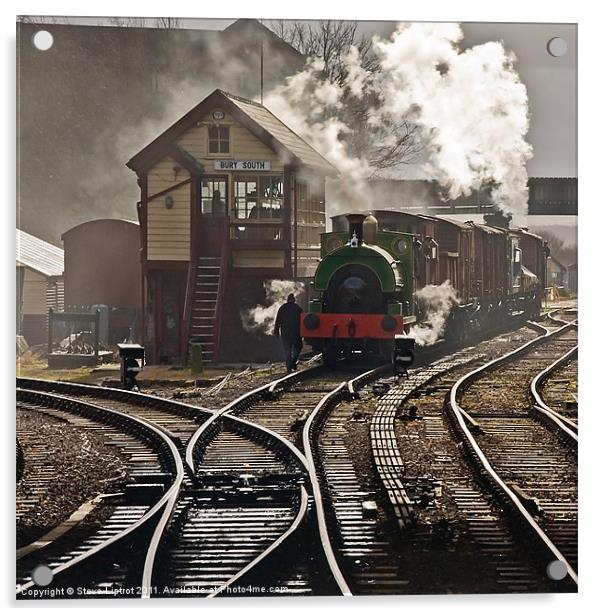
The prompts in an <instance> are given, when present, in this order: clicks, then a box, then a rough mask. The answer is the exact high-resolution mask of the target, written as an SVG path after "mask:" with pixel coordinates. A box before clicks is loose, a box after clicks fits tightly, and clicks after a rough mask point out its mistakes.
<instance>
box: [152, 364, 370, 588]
mask: <svg viewBox="0 0 602 616" xmlns="http://www.w3.org/2000/svg"><path fill="white" fill-rule="evenodd" d="M362 371H365V368H360V367H357V368H355V367H354V368H351V367H350V368H347V367H344V368H341V370H338V371H336V372H335V373H334V374H332V373H329V372H328V371H327V370H325V369H324V368H323V367H313V368H308V369H305V370H301V371H299V372H298V373H293V374H291V375H289V376H287V377H283V378H279V379H277V380H275V381H273V382H271V383H267V384H265V385H263V386H262V387H259V388H257V389H256V390H253V391H251V392H248V393H246V394H244V395H243V396H240V397H239V398H237V399H236V400H234V401H232V402H231V403H230V404H228V405H226V406H225V407H223V408H222V409H221V410H220V411H218V412H216V413H215V415H214V416H213V417H212V418H210V419H209V420H207V421H206V422H205V423H204V424H203V425H202V426H201V427H200V428H199V430H198V431H197V433H195V435H194V436H193V438H192V439H191V440H190V441H189V443H188V447H187V451H186V460H187V463H188V466H189V467H190V468H192V469H194V476H195V482H196V485H197V493H196V494H195V495H193V497H192V498H191V499H190V500H189V502H188V503H187V504H186V506H184V507H183V509H182V511H181V514H180V516H179V518H178V519H177V520H176V521H175V523H174V524H173V525H172V532H171V537H170V538H167V536H166V540H165V541H164V552H165V554H166V559H167V562H169V563H171V564H170V565H168V566H167V567H166V570H167V571H169V574H168V575H167V576H166V577H164V578H163V579H162V580H161V583H160V586H164V587H166V588H169V589H174V588H177V589H178V591H177V592H181V593H183V594H192V595H201V596H217V595H222V596H230V595H238V594H242V593H245V594H295V595H303V594H324V593H326V592H328V593H332V592H337V589H340V587H339V586H338V584H337V571H336V560H332V561H331V562H330V563H328V558H329V557H330V556H331V555H330V554H329V547H328V542H327V537H326V536H324V535H322V536H320V539H317V537H319V535H318V533H317V532H315V533H314V525H315V522H314V518H313V514H314V512H315V513H316V516H317V518H318V527H320V524H321V522H320V519H321V517H322V516H323V509H322V507H321V503H320V495H319V493H317V492H316V487H317V486H318V484H317V483H316V479H315V477H314V475H315V472H314V469H313V468H312V463H311V462H310V461H309V460H308V459H307V456H306V454H307V452H305V453H302V452H301V451H300V449H299V448H298V447H297V445H296V443H298V444H300V430H299V427H300V425H301V424H302V423H303V422H304V421H305V420H306V419H307V418H308V417H309V416H310V413H311V412H312V411H313V410H314V407H315V406H316V405H318V404H319V403H320V401H321V400H322V399H323V398H325V394H327V393H328V392H330V391H332V390H333V389H335V390H338V389H342V388H344V387H345V384H346V383H347V380H348V379H349V378H351V377H354V376H357V375H358V374H359V373H361V372H362ZM234 419H236V420H237V421H238V422H239V423H241V422H242V423H247V424H248V425H251V426H257V425H258V424H259V423H261V424H262V426H263V428H262V431H261V433H260V434H258V436H261V439H262V441H260V442H258V441H257V439H253V438H252V436H251V435H250V434H248V433H247V434H245V435H240V434H239V435H234V434H232V433H231V431H230V430H229V429H228V428H227V427H226V425H227V424H225V422H228V421H230V422H231V421H233V420H234ZM266 439H267V440H266ZM216 485H217V486H219V492H218V494H219V497H218V498H214V497H213V494H212V488H213V486H216ZM224 494H225V495H226V497H225V498H224ZM224 544H225V545H227V546H228V549H227V551H226V553H225V552H224V548H223V546H224ZM291 545H296V546H301V545H302V546H303V549H302V550H299V551H298V554H299V558H296V559H290V557H287V553H286V552H285V550H284V546H289V548H290V546H291ZM324 558H326V562H324ZM324 565H326V566H324ZM329 568H330V571H332V574H331V575H330V574H328V573H326V572H327V571H329ZM333 569H334V570H333ZM266 579H269V580H270V584H268V585H267V586H266V584H265V580H266Z"/></svg>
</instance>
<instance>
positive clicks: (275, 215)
mask: <svg viewBox="0 0 602 616" xmlns="http://www.w3.org/2000/svg"><path fill="white" fill-rule="evenodd" d="M283 199H284V192H283V180H282V176H281V175H237V176H235V177H234V218H235V219H236V220H237V221H245V222H246V224H245V225H236V226H235V227H233V235H232V238H233V239H253V240H278V239H281V236H282V229H281V224H282V202H283Z"/></svg>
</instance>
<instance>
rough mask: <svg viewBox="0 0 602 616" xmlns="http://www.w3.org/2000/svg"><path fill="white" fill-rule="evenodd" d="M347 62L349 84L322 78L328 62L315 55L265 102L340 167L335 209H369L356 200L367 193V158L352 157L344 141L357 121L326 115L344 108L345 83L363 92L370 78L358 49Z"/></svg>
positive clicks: (333, 202)
mask: <svg viewBox="0 0 602 616" xmlns="http://www.w3.org/2000/svg"><path fill="white" fill-rule="evenodd" d="M346 62H347V63H348V64H349V71H350V72H349V78H348V80H347V84H346V86H345V87H343V86H341V85H338V84H336V83H330V82H328V81H326V80H324V79H323V78H322V70H323V69H324V62H323V61H322V60H320V59H318V58H313V59H311V60H309V61H308V62H307V64H306V66H305V69H304V70H302V71H300V72H299V73H297V74H295V75H293V76H291V77H289V78H287V79H286V82H285V84H284V85H283V86H279V87H276V88H275V89H273V90H271V91H270V92H268V93H267V95H266V96H265V99H264V105H265V106H266V107H267V108H268V109H270V111H272V113H273V114H274V115H276V116H277V117H278V118H280V119H281V120H282V121H283V122H284V123H285V124H287V125H288V126H289V127H290V128H292V130H293V131H295V132H296V133H297V134H299V135H300V136H301V137H303V138H304V139H305V140H306V141H308V142H309V143H310V144H311V145H312V146H313V147H314V148H315V149H316V150H317V151H318V152H320V154H322V156H324V157H325V158H326V159H327V160H328V161H329V162H330V163H332V164H333V165H334V166H335V167H336V168H337V169H338V171H339V173H340V177H341V179H340V180H339V181H336V182H334V183H333V186H332V187H331V188H332V189H333V191H332V201H331V202H330V203H329V207H331V208H332V210H334V211H337V210H339V209H341V210H346V211H349V210H353V209H358V208H359V209H365V205H364V206H363V208H362V204H361V203H360V202H359V201H356V200H357V199H358V197H357V196H358V195H361V194H362V193H365V192H366V190H367V182H366V180H367V179H368V177H369V176H370V175H371V174H372V170H371V169H370V165H369V164H368V162H367V161H366V160H364V159H363V158H359V157H354V156H351V155H350V154H349V152H348V149H347V147H346V145H345V136H346V135H349V134H351V133H352V132H353V126H349V125H347V124H345V123H344V122H343V121H342V120H341V119H339V118H338V117H336V116H334V117H333V116H332V115H331V116H330V117H329V115H328V114H333V113H334V112H336V111H337V110H340V109H341V108H342V106H343V97H344V95H345V88H346V87H348V88H350V90H351V91H352V92H353V93H354V94H355V93H358V94H361V91H362V88H363V87H364V86H365V84H366V82H367V81H368V77H367V73H366V71H364V69H362V68H361V66H359V59H358V53H357V50H356V49H355V48H352V50H351V51H350V53H349V56H348V57H347V58H346Z"/></svg>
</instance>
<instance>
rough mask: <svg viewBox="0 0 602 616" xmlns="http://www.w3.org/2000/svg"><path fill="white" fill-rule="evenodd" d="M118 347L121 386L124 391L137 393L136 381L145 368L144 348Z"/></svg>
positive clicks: (129, 345) (125, 345) (132, 346)
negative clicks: (143, 367) (128, 390)
mask: <svg viewBox="0 0 602 616" xmlns="http://www.w3.org/2000/svg"><path fill="white" fill-rule="evenodd" d="M117 347H118V348H119V357H121V385H122V387H123V388H124V389H130V390H134V389H135V390H136V391H137V390H138V383H137V382H136V379H137V378H138V373H139V372H140V370H142V366H144V347H143V346H140V345H139V344H118V345H117ZM138 360H140V361H138Z"/></svg>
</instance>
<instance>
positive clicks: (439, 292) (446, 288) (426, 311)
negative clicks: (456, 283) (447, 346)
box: [409, 280, 458, 346]
mask: <svg viewBox="0 0 602 616" xmlns="http://www.w3.org/2000/svg"><path fill="white" fill-rule="evenodd" d="M416 301H417V302H418V304H419V306H420V310H421V312H422V315H423V317H422V321H421V322H420V323H418V324H416V325H414V327H412V328H410V332H409V336H411V337H413V338H414V339H415V340H416V344H417V345H418V346H431V345H432V344H435V342H437V340H438V339H439V338H441V336H442V334H443V332H444V330H445V322H446V321H447V317H448V316H449V314H450V312H451V310H452V308H453V307H454V306H456V305H457V304H458V296H457V294H456V290H455V289H454V287H453V286H452V285H451V283H450V281H449V280H446V281H445V282H444V283H443V284H441V285H434V284H429V285H427V286H426V287H424V288H422V289H420V291H418V292H417V293H416Z"/></svg>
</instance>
